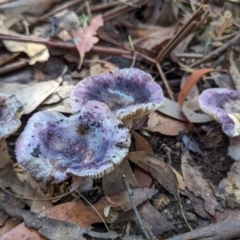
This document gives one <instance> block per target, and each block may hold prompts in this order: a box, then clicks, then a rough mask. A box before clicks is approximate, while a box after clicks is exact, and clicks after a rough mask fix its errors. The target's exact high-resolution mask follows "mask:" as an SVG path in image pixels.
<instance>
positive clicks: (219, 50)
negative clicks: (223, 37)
mask: <svg viewBox="0 0 240 240" xmlns="http://www.w3.org/2000/svg"><path fill="white" fill-rule="evenodd" d="M239 40H240V33H238V35H236V36H235V37H234V38H232V39H231V40H229V41H228V42H226V43H225V44H223V45H222V46H221V47H219V48H217V49H215V50H214V51H212V52H210V53H209V54H208V55H206V56H205V57H204V58H203V59H201V60H199V61H197V62H195V63H193V64H192V65H191V66H190V67H191V68H194V67H197V66H198V65H200V64H202V63H204V62H206V61H208V60H211V59H212V58H216V57H218V56H219V55H220V53H222V52H223V51H225V50H227V49H228V48H230V47H231V46H232V45H234V44H235V43H238V42H239Z"/></svg>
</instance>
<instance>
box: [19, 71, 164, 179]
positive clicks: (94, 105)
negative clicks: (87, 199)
mask: <svg viewBox="0 0 240 240" xmlns="http://www.w3.org/2000/svg"><path fill="white" fill-rule="evenodd" d="M71 101H72V108H73V111H74V114H73V115H72V116H70V117H66V116H64V115H62V114H60V113H58V112H54V111H42V112H37V113H35V114H34V115H33V116H32V117H31V118H30V119H29V121H28V124H27V125H26V127H25V129H24V131H23V132H22V133H21V135H20V136H19V138H18V140H17V142H16V157H17V160H18V162H19V163H21V164H22V165H23V167H25V168H26V169H27V170H28V171H29V172H30V174H32V175H33V176H34V177H35V178H36V179H38V180H41V181H45V182H48V181H51V180H53V181H54V182H56V183H60V182H62V181H64V180H66V179H67V178H68V177H69V176H77V177H84V176H90V177H93V178H96V177H102V176H103V174H104V173H108V172H110V171H111V170H113V168H114V165H116V164H119V163H120V162H121V161H122V160H123V159H124V157H125V156H126V155H127V153H128V150H129V147H130V142H131V140H130V133H129V130H128V128H127V127H126V126H125V125H124V124H123V122H122V120H125V119H133V118H137V117H140V116H142V115H145V114H147V113H149V112H151V111H155V110H156V109H157V108H158V107H159V106H160V105H161V104H162V102H163V92H162V89H161V87H160V86H159V85H158V84H157V83H155V81H154V80H153V79H152V77H151V76H150V75H149V74H147V73H145V72H143V71H141V70H139V69H135V68H130V69H122V70H114V71H111V72H108V73H104V74H101V75H98V76H96V77H89V78H86V79H85V80H82V81H81V82H80V83H79V84H78V85H77V86H76V87H75V89H74V90H73V92H72V93H71Z"/></svg>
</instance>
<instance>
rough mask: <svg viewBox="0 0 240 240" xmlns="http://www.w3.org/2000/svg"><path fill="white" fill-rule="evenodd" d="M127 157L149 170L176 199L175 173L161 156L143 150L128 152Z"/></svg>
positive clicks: (176, 184) (176, 183)
mask: <svg viewBox="0 0 240 240" xmlns="http://www.w3.org/2000/svg"><path fill="white" fill-rule="evenodd" d="M127 158H128V159H130V160H131V161H132V162H134V163H136V164H137V165H138V166H139V167H141V168H143V169H144V170H145V171H147V172H149V173H150V174H151V176H152V177H153V178H155V179H156V180H157V181H158V182H159V183H160V184H161V185H162V186H163V187H164V188H165V189H166V190H167V191H169V192H170V193H171V194H173V196H174V197H175V198H176V199H178V181H177V178H176V175H175V174H174V173H173V170H172V168H170V167H169V165H168V164H167V163H165V162H164V161H163V159H162V158H159V157H157V156H155V155H153V154H151V153H148V152H143V151H138V152H130V153H129V154H128V156H127Z"/></svg>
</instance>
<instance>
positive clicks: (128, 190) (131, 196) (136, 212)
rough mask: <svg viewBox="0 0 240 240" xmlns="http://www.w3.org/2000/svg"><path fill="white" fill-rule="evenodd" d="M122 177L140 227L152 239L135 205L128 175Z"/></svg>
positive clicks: (146, 236)
mask: <svg viewBox="0 0 240 240" xmlns="http://www.w3.org/2000/svg"><path fill="white" fill-rule="evenodd" d="M122 179H123V183H124V185H125V187H126V189H127V192H128V196H129V199H130V202H131V204H132V208H133V211H134V214H135V216H136V219H137V221H138V224H139V226H140V228H141V229H142V232H143V234H144V236H145V238H146V239H148V240H151V237H150V236H149V234H148V232H147V230H146V228H145V227H144V224H143V221H142V219H141V217H140V215H139V213H138V210H137V207H136V205H135V203H134V200H133V191H132V189H131V188H130V186H129V184H128V182H127V180H126V176H125V175H123V176H122Z"/></svg>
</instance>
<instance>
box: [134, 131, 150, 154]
mask: <svg viewBox="0 0 240 240" xmlns="http://www.w3.org/2000/svg"><path fill="white" fill-rule="evenodd" d="M132 134H133V137H134V139H135V149H136V151H146V152H149V153H153V150H152V147H151V146H150V144H149V143H148V141H147V140H146V139H145V138H144V137H142V136H141V135H140V134H138V133H137V132H135V131H132Z"/></svg>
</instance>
